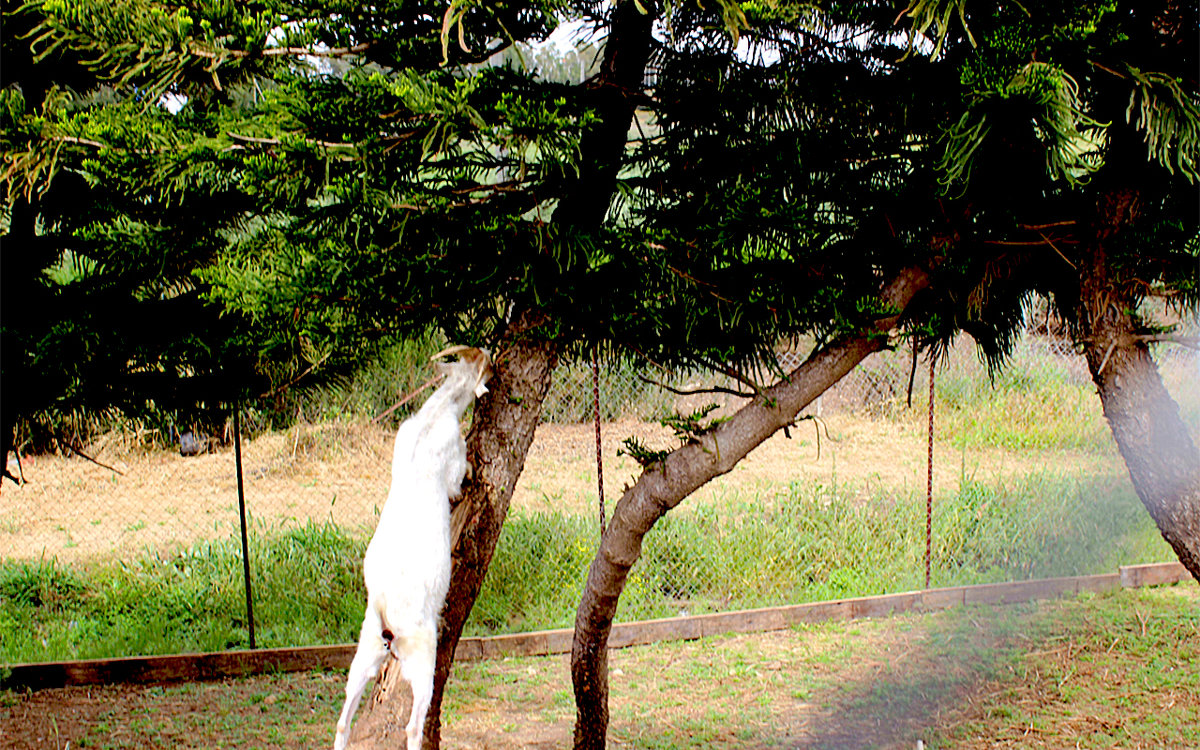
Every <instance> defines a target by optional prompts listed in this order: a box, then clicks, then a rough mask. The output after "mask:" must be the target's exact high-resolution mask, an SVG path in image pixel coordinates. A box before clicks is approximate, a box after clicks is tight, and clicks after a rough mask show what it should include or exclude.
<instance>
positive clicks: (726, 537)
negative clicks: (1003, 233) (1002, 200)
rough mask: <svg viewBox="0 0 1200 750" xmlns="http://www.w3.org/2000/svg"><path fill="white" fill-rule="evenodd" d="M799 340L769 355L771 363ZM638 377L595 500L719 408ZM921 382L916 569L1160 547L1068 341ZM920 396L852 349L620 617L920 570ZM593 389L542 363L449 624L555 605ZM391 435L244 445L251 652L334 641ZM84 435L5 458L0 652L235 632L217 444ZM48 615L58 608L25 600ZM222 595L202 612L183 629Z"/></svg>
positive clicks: (656, 544)
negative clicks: (675, 432)
mask: <svg viewBox="0 0 1200 750" xmlns="http://www.w3.org/2000/svg"><path fill="white" fill-rule="evenodd" d="M1157 352H1158V353H1157V356H1158V358H1159V364H1160V369H1161V372H1162V374H1163V377H1164V381H1165V382H1166V384H1167V386H1168V388H1169V390H1170V391H1171V392H1172V394H1173V395H1174V396H1175V398H1176V400H1177V401H1178V402H1179V404H1180V407H1181V410H1182V412H1183V414H1184V417H1185V419H1186V420H1187V421H1188V423H1189V425H1190V426H1191V427H1192V429H1193V434H1196V430H1197V427H1198V426H1200V395H1198V393H1200V389H1198V388H1196V385H1197V384H1198V383H1200V359H1198V358H1197V356H1196V354H1195V353H1194V352H1192V351H1190V350H1188V349H1186V348H1183V347H1179V346H1163V347H1160V348H1159V349H1158V350H1157ZM800 356H801V355H800V354H799V353H796V354H789V355H786V356H785V357H784V358H783V363H782V364H783V366H784V367H785V368H787V367H791V366H794V365H795V364H798V363H799V361H800ZM642 375H645V373H640V374H639V371H638V370H637V369H636V368H635V367H633V366H632V364H631V363H619V364H615V365H614V364H609V365H606V366H605V367H604V369H603V372H602V373H601V385H600V395H601V405H602V408H601V419H602V420H603V422H604V435H605V437H604V440H605V442H604V450H603V455H604V460H605V463H606V465H605V482H606V487H607V492H608V494H609V498H610V500H609V503H608V506H609V509H610V511H611V508H612V506H613V505H614V504H615V497H617V496H619V495H620V492H621V488H622V487H623V486H624V485H626V484H628V483H631V482H632V480H633V479H634V478H635V477H636V475H637V473H638V471H639V467H638V466H637V465H636V464H635V463H634V461H633V459H632V458H631V457H630V456H628V455H621V453H622V450H621V445H622V442H623V441H624V440H625V439H626V438H630V437H632V438H637V439H638V440H639V441H641V442H642V444H644V445H646V446H649V447H651V448H656V449H663V450H666V449H669V448H671V447H673V446H674V445H677V443H676V442H675V438H674V437H672V435H671V433H670V431H669V430H667V429H666V428H663V427H661V426H659V425H657V424H656V421H657V420H658V419H659V418H661V417H662V416H664V415H666V414H670V413H672V412H675V411H679V412H690V411H693V410H695V409H696V408H698V407H699V406H700V405H703V404H705V403H709V402H715V403H717V404H718V405H719V406H720V407H721V408H720V410H718V411H717V412H714V413H713V414H712V415H709V417H708V418H712V417H719V416H720V415H722V414H728V413H730V412H731V411H732V410H733V409H735V408H736V407H737V406H738V404H739V399H738V398H737V397H734V396H729V395H727V394H701V395H692V396H680V395H678V394H676V393H674V392H671V391H669V390H666V389H664V388H662V387H660V386H658V385H655V384H653V383H650V382H647V381H646V380H645V379H644V378H643V377H642ZM648 377H650V378H651V379H654V380H659V381H660V382H663V383H666V384H667V385H669V386H670V387H671V388H673V389H675V390H682V391H689V390H696V389H701V388H704V387H709V386H713V385H724V386H729V385H731V384H730V383H729V382H728V381H727V380H725V379H723V378H718V377H716V376H713V375H712V374H709V373H701V372H691V373H682V374H680V373H673V374H662V373H658V374H651V375H649V376H648ZM936 378H937V380H936V386H937V394H938V400H937V420H936V428H935V429H936V431H937V435H938V442H937V446H938V448H937V460H936V481H935V502H936V506H935V508H936V512H935V516H934V526H933V537H934V540H933V544H934V566H935V572H934V581H933V583H934V585H950V584H955V583H968V582H978V581H989V580H1004V579H1018V578H1027V577H1031V576H1038V575H1059V574H1074V573H1084V572H1097V571H1099V572H1109V571H1110V570H1111V569H1113V568H1112V566H1113V565H1115V564H1118V563H1120V564H1125V563H1136V562H1149V561H1155V560H1157V559H1170V558H1169V551H1168V550H1166V548H1165V546H1164V545H1163V544H1162V542H1161V540H1159V539H1158V538H1157V534H1156V532H1155V530H1154V529H1153V526H1152V524H1150V522H1149V521H1148V519H1147V517H1146V514H1145V513H1144V511H1142V510H1141V507H1140V505H1139V504H1138V502H1137V500H1136V498H1135V497H1134V496H1133V494H1132V491H1131V489H1130V488H1129V486H1128V478H1127V475H1126V474H1125V471H1124V467H1123V464H1122V463H1121V460H1120V458H1119V456H1118V455H1117V454H1116V451H1115V449H1114V448H1113V446H1112V443H1111V438H1109V436H1108V433H1107V429H1106V427H1105V424H1104V422H1103V417H1102V415H1101V413H1100V406H1099V401H1098V399H1097V398H1096V397H1095V394H1094V388H1093V387H1092V386H1091V380H1090V377H1089V375H1088V372H1087V368H1086V365H1085V363H1084V362H1083V360H1082V358H1081V357H1080V356H1079V355H1078V354H1077V353H1075V351H1074V350H1073V348H1072V347H1071V346H1070V345H1069V344H1067V343H1064V342H1063V341H1061V340H1060V339H1056V338H1053V337H1046V336H1037V335H1027V336H1025V337H1024V338H1023V339H1022V341H1021V343H1020V344H1019V346H1018V347H1017V349H1016V351H1015V352H1014V354H1013V356H1012V358H1011V359H1010V360H1009V362H1008V364H1007V365H1006V367H1005V368H1004V369H1003V370H1001V371H999V372H997V373H995V374H991V375H990V374H989V373H988V371H987V368H986V367H985V366H984V365H983V364H982V363H981V362H980V361H979V359H978V357H977V355H976V352H975V350H974V348H973V346H972V345H971V344H970V343H969V340H968V341H964V342H962V343H960V344H959V345H958V346H956V347H955V348H954V349H952V350H951V352H950V353H949V355H948V357H947V358H946V359H945V360H944V361H943V362H941V363H940V364H939V366H938V370H937V375H936ZM910 383H911V385H910ZM927 388H928V366H927V364H926V363H925V362H924V361H921V362H918V363H917V366H916V367H915V368H914V366H913V360H912V353H911V351H907V350H898V351H894V352H886V353H883V354H879V355H876V356H874V357H872V358H871V359H870V360H868V361H867V362H865V363H864V364H863V365H862V366H861V367H859V368H858V369H856V370H855V371H854V372H852V373H851V374H850V375H849V376H847V377H846V378H845V379H844V380H843V381H842V382H840V383H838V384H837V385H835V386H834V387H833V388H831V389H830V390H829V391H828V392H827V393H826V394H824V396H823V397H822V398H821V399H819V400H818V401H817V402H816V403H814V404H813V405H812V406H811V407H810V408H809V409H808V410H807V412H806V416H810V417H813V418H814V419H813V420H812V426H809V425H807V424H800V425H798V426H797V428H795V429H793V430H791V431H790V437H791V438H792V439H790V440H789V439H788V437H785V436H783V435H780V436H777V437H775V438H772V440H771V441H768V443H767V444H764V446H762V447H761V448H760V449H758V450H756V451H755V452H754V453H753V454H751V456H750V457H749V458H748V459H747V460H746V461H744V462H743V464H742V465H740V466H739V467H738V468H737V469H735V470H734V471H733V472H731V473H730V474H729V475H727V476H726V477H722V478H719V479H718V480H716V481H714V482H713V483H711V484H710V485H709V486H706V487H705V488H703V489H702V490H701V491H698V492H697V493H696V495H695V496H694V497H693V498H691V499H689V500H688V501H686V502H685V503H684V504H683V505H682V506H680V508H678V509H676V510H675V511H672V513H670V514H669V515H668V516H667V517H666V518H665V519H664V520H663V521H661V522H660V523H659V524H658V526H657V527H656V528H655V529H654V531H653V532H652V533H651V534H650V535H649V537H648V538H647V541H646V545H645V548H644V553H643V558H642V559H641V560H640V561H639V563H638V564H637V566H635V568H634V570H633V572H632V575H631V577H630V580H629V582H628V586H627V588H626V591H625V594H624V596H623V598H622V610H621V612H620V613H619V617H620V618H622V619H637V618H644V617H652V616H668V615H672V614H679V613H684V612H686V613H693V614H694V613H697V612H706V611H719V610H727V609H735V608H743V607H750V606H763V605H770V604H784V603H793V602H799V601H807V600H815V599H822V598H831V597H840V596H848V595H865V594H873V593H883V592H885V591H888V590H893V591H894V590H901V589H908V588H919V587H920V586H921V585H922V583H923V579H922V577H923V564H922V562H921V558H922V555H923V553H924V529H925V522H924V487H925V476H924V471H925V456H926V451H925V432H924V429H925V428H924V423H925V410H924V404H925V403H926V401H925V397H926V394H927ZM910 390H911V392H912V394H913V396H912V403H913V404H914V406H913V407H911V408H910V407H909V406H908V394H909V392H910ZM592 405H593V400H592V369H591V363H590V362H580V363H570V364H567V365H565V366H563V367H561V368H560V369H559V371H558V372H557V373H556V374H555V379H554V383H553V386H552V389H551V392H550V396H549V397H548V399H547V401H546V405H545V422H546V424H544V425H543V426H542V428H540V429H539V433H538V438H537V440H536V441H535V444H534V447H533V449H532V450H531V453H530V459H529V462H528V463H527V466H526V470H525V473H524V475H523V477H522V480H521V483H520V485H519V487H518V488H517V493H516V496H515V497H514V501H513V508H512V513H511V516H510V519H509V522H508V523H507V525H506V527H505V530H504V532H503V535H502V538H501V542H500V546H499V548H498V550H497V553H496V556H495V559H494V561H493V564H492V568H491V570H490V572H489V576H488V580H487V582H486V583H485V587H484V591H483V593H482V594H481V596H480V599H479V601H478V603H477V606H476V609H475V612H474V614H473V616H472V620H471V623H470V624H469V626H468V632H470V633H494V632H508V631H514V630H530V629H540V628H545V627H562V626H567V625H569V624H570V623H571V621H572V620H573V616H574V610H575V606H576V604H577V603H578V599H579V594H580V591H581V589H582V586H583V581H584V580H585V578H586V571H587V566H588V564H589V563H590V561H591V558H592V556H593V554H594V553H595V550H596V546H597V543H598V535H599V529H598V521H597V517H596V502H597V493H596V485H595V473H594V472H595V463H594V461H595V445H594V442H592V441H594V428H593V427H592V425H591V424H590V422H591V420H592V418H593V414H592V408H593V406H592ZM250 421H251V423H253V420H250ZM252 426H253V425H252ZM393 434H394V431H393V429H392V428H387V427H384V426H381V425H375V424H372V423H370V422H367V421H365V420H360V421H338V420H331V421H325V422H322V423H320V424H311V423H300V424H297V425H295V426H293V427H291V428H290V429H286V430H278V431H270V430H266V429H264V428H258V429H251V430H249V435H247V436H245V437H244V439H243V444H242V463H243V475H244V488H245V501H246V507H247V510H248V521H249V533H250V540H251V544H250V551H251V569H252V581H253V585H254V596H255V602H256V619H257V620H259V622H258V628H259V638H258V641H259V645H272V646H283V645H307V644H311V643H318V642H344V641H350V640H353V639H354V636H355V633H356V629H357V626H358V622H359V619H360V618H361V607H362V600H363V599H362V596H363V593H362V590H361V570H360V562H359V561H360V560H361V554H362V550H363V548H364V547H365V544H366V541H367V540H368V539H369V537H370V533H371V530H372V528H373V527H374V522H375V518H376V516H377V514H378V511H379V508H380V506H381V505H382V504H383V502H384V500H385V499H386V496H387V489H388V484H389V476H388V474H389V466H390V454H391V442H392V437H393ZM87 448H88V450H87V453H88V455H89V456H90V457H91V459H94V460H85V459H84V458H80V457H78V456H75V457H71V458H66V457H63V456H55V455H41V456H37V455H31V456H24V457H23V461H22V465H21V467H20V470H21V471H23V473H24V475H25V476H26V477H27V478H28V479H29V483H28V484H26V485H24V486H21V487H15V486H12V485H8V486H7V487H6V488H5V489H4V492H3V495H0V555H2V559H0V565H2V569H0V599H3V600H4V601H0V633H3V634H5V636H6V637H5V647H4V649H3V651H4V652H3V653H0V662H13V661H23V660H36V659H39V658H65V656H64V654H69V655H72V656H90V655H99V654H100V653H101V652H103V655H115V654H119V653H139V652H153V651H162V650H176V649H178V648H179V646H178V644H177V643H174V642H171V641H170V638H168V637H167V636H166V635H165V633H169V631H170V629H171V628H174V627H177V623H179V622H185V623H186V624H187V626H188V627H189V628H191V630H190V631H189V632H190V633H194V632H201V631H202V632H201V635H200V636H196V635H194V634H193V635H189V636H188V638H189V639H191V640H190V641H189V642H188V643H189V647H188V648H187V649H186V650H203V649H204V648H205V647H206V646H207V647H208V648H227V647H236V646H241V645H244V642H243V641H242V640H241V633H242V631H243V630H244V629H245V627H246V625H247V623H246V622H245V621H244V615H242V614H239V613H238V611H237V607H238V606H240V605H238V604H237V602H239V601H240V599H239V597H240V596H241V594H240V592H241V578H240V570H241V566H240V543H239V514H238V490H237V468H236V465H235V463H234V454H233V450H232V448H231V447H230V446H218V447H216V448H215V449H214V450H213V451H212V452H207V453H202V454H201V455H197V456H188V457H183V456H180V455H178V453H169V452H164V451H161V450H147V449H145V448H144V447H143V446H142V445H141V444H140V439H139V436H137V435H136V434H130V433H112V434H109V435H106V436H105V437H104V438H102V439H101V440H99V441H97V442H95V443H94V444H92V445H89V446H87ZM11 469H12V471H14V473H15V472H17V471H18V467H17V466H16V464H15V463H13V464H12V465H11ZM135 584H136V585H135ZM137 586H141V587H142V588H137ZM134 590H136V591H137V592H141V593H129V592H132V591H134ZM145 592H150V593H145ZM122 597H124V598H122ZM156 597H157V598H156ZM222 597H225V598H224V599H223V598H222ZM142 599H152V600H153V602H154V603H153V605H152V606H153V608H152V609H150V610H147V609H145V607H147V606H150V605H146V604H144V603H139V602H141V600H142ZM226 599H227V600H228V603H226V604H222V603H221V602H225V601H226ZM100 603H102V604H103V606H104V607H105V608H106V609H104V614H103V615H102V616H98V617H97V618H95V622H93V621H92V620H88V621H87V623H84V622H83V620H82V619H81V618H82V617H83V615H82V614H80V613H81V612H83V611H84V609H86V608H88V607H92V608H96V607H99V606H100ZM14 607H15V608H14ZM21 607H26V609H21ZM138 607H143V608H142V609H139V608H138ZM222 607H224V609H221V608H222ZM46 608H50V610H53V611H54V612H57V613H59V615H61V616H59V615H55V616H53V617H51V616H45V612H44V611H43V610H46ZM55 608H57V609H55ZM218 609H219V610H221V611H222V612H224V615H223V617H224V618H225V620H226V622H225V623H224V625H222V627H217V626H209V625H205V626H203V627H202V626H201V625H198V624H197V623H198V622H200V621H201V620H202V619H203V615H204V612H205V611H206V610H218ZM302 609H303V610H304V611H303V612H302V611H301V610H302ZM146 612H149V614H146ZM14 613H15V614H14ZM122 613H124V614H122ZM130 613H132V614H130ZM26 616H28V617H42V618H43V620H41V621H40V622H41V624H40V625H39V626H38V628H35V631H36V632H33V633H32V634H28V633H26V632H25V630H23V628H25V624H24V623H22V622H19V621H18V620H19V618H21V617H26ZM56 617H57V619H55V618H56ZM155 617H161V618H162V621H161V626H160V629H161V630H162V631H164V635H163V638H162V639H160V640H158V641H153V642H149V643H147V642H146V636H145V635H144V634H143V635H142V636H138V637H134V636H127V637H126V636H122V635H121V634H120V631H121V628H123V627H124V628H131V627H132V625H130V624H129V623H131V622H132V619H136V618H142V619H146V618H150V619H151V620H152V621H153V622H157V620H154V618H155ZM6 618H7V619H6ZM122 618H125V619H122ZM301 621H303V623H304V624H303V625H301V624H300V623H301ZM105 627H107V628H110V629H114V630H115V631H116V632H115V634H114V633H110V632H108V631H104V630H103V629H104V628H105ZM203 628H208V630H203ZM222 628H224V629H222ZM139 638H140V640H139ZM197 639H199V640H198V641H197ZM205 639H207V640H205ZM85 643H90V644H93V645H92V646H85V645H81V644H85ZM13 644H17V645H13ZM97 644H98V645H97ZM89 649H91V650H89Z"/></svg>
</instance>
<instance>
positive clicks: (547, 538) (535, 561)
mask: <svg viewBox="0 0 1200 750" xmlns="http://www.w3.org/2000/svg"><path fill="white" fill-rule="evenodd" d="M924 531H925V504H924V498H923V496H920V495H919V493H912V494H906V495H903V496H890V495H886V494H879V495H876V496H874V497H873V498H871V500H870V501H869V502H866V503H863V502H861V501H857V500H855V499H854V498H853V493H852V492H851V491H850V490H849V489H847V488H842V487H836V486H816V487H812V486H799V485H795V486H793V487H792V488H791V492H790V493H789V494H788V496H786V497H785V498H783V499H782V501H776V502H771V503H765V502H736V503H728V504H724V505H722V504H719V503H718V504H713V505H706V506H702V507H698V508H696V509H694V510H690V511H689V510H678V511H676V512H674V513H672V514H670V515H668V516H666V517H665V518H663V519H662V520H661V521H659V523H658V524H657V525H656V526H655V527H654V529H653V530H652V531H651V532H650V534H649V535H648V536H647V537H646V540H645V544H644V546H643V550H642V557H641V559H640V560H639V561H638V562H637V564H636V565H635V566H634V568H633V570H632V571H631V573H630V577H629V580H628V582H627V585H626V588H625V592H624V594H623V595H622V598H621V605H620V608H619V610H618V619H624V620H630V619H641V618H646V617H664V616H671V615H676V614H680V613H698V612H711V611H719V610H728V609H738V608H745V607H756V606H767V605H775V604H785V603H795V602H804V601H815V600H822V599H831V598H841V597H849V596H865V595H871V594H881V593H886V592H890V591H904V590H910V589H916V588H921V587H922V586H923V585H924V551H925V534H924ZM932 536H933V549H932V553H933V554H932V558H933V559H932V585H934V586H951V585H963V584H968V583H983V582H996V581H1005V580H1021V579H1028V578H1039V577H1047V576H1060V575H1084V574H1091V573H1102V572H1104V573H1107V572H1112V571H1114V570H1115V569H1116V567H1117V566H1118V565H1122V564H1133V563H1141V562H1150V561H1155V560H1169V559H1171V552H1170V549H1169V548H1168V547H1167V545H1166V543H1165V542H1163V541H1162V539H1161V538H1160V537H1159V535H1158V532H1157V530H1156V529H1155V528H1154V525H1153V522H1151V521H1150V519H1149V518H1148V516H1147V515H1146V513H1145V511H1144V510H1143V508H1142V506H1141V504H1140V502H1139V501H1138V499H1137V497H1136V496H1135V495H1134V494H1133V493H1132V491H1131V490H1129V489H1128V487H1127V482H1125V481H1123V477H1121V476H1119V475H1118V476H1114V477H1101V478H1095V479H1087V480H1081V479H1076V478H1070V477H1063V476H1059V475H1055V474H1049V473H1047V474H1038V475H1032V476H1028V477H1024V478H1021V479H1018V480H1003V481H999V482H996V483H993V484H985V483H981V482H977V481H973V480H970V479H965V480H964V481H963V483H962V484H961V486H960V487H959V489H958V490H957V492H955V493H953V494H949V495H944V496H941V497H938V498H936V501H935V507H934V515H933V535H932ZM596 545H597V530H596V527H595V523H594V522H593V521H591V520H590V519H584V518H581V517H577V516H566V515H562V514H557V513H540V514H520V513H518V514H514V515H513V517H511V518H510V519H509V521H508V523H507V524H506V525H505V528H504V531H503V533H502V534H501V539H500V543H499V546H498V548H497V551H496V556H495V558H494V560H493V563H492V568H491V570H490V571H489V574H488V578H487V580H486V581H485V583H484V586H483V590H482V591H481V593H480V597H479V600H478V603H477V604H476V609H475V613H474V615H473V617H472V620H471V622H470V624H469V627H468V630H469V631H470V632H474V633H480V634H483V633H490V632H510V631H514V630H525V629H534V628H540V627H567V626H569V625H570V624H571V623H572V622H573V619H574V607H575V604H576V603H577V602H578V597H579V593H580V592H581V591H582V587H583V583H584V581H585V580H586V575H587V565H588V564H589V563H590V560H591V557H592V555H594V553H595V549H596Z"/></svg>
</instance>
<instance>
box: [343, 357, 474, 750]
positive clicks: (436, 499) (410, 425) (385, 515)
mask: <svg viewBox="0 0 1200 750" xmlns="http://www.w3.org/2000/svg"><path fill="white" fill-rule="evenodd" d="M448 354H459V355H460V359H459V360H458V361H457V362H452V363H449V364H446V363H439V365H438V367H439V369H440V370H442V371H443V372H445V373H446V380H445V382H443V383H442V385H441V387H439V388H438V389H437V390H436V391H434V393H433V395H431V396H430V397H429V400H428V401H426V402H425V404H424V405H423V406H422V407H421V409H420V411H418V412H417V413H416V414H415V415H413V416H412V417H410V418H409V419H408V420H407V421H405V422H404V424H402V425H400V429H399V430H398V431H397V432H396V445H395V448H394V449H393V451H392V485H391V489H390V490H389V491H388V499H387V503H386V504H385V505H384V507H383V512H382V513H380V515H379V525H378V526H377V527H376V528H375V535H374V536H373V537H371V543H370V544H369V545H367V553H366V556H365V557H364V558H363V578H364V579H366V584H367V611H366V615H365V616H364V617H363V624H362V630H361V631H360V633H359V636H358V650H357V651H356V652H355V654H354V660H353V662H351V664H350V674H349V676H348V678H347V680H346V703H345V705H344V706H343V707H342V714H341V716H340V717H339V718H338V724H337V736H336V737H335V738H334V742H333V747H334V749H335V750H343V748H345V747H346V743H347V741H348V738H349V730H350V720H351V719H352V718H353V717H354V712H355V710H356V709H357V708H358V704H359V701H360V700H361V699H362V695H363V691H364V690H365V689H366V686H367V683H368V682H370V681H371V680H372V679H374V678H375V676H376V675H377V674H378V673H379V668H380V667H381V666H382V665H383V662H384V660H385V659H387V655H388V653H389V651H390V652H391V653H392V654H393V655H394V656H395V657H396V659H397V660H399V662H400V672H401V674H402V675H403V676H404V679H406V680H408V682H409V684H410V685H412V692H413V706H412V714H411V716H410V717H409V721H408V725H407V727H406V733H407V735H408V750H420V747H421V738H422V734H423V732H424V728H425V715H426V713H427V712H428V710H429V703H430V700H431V699H432V697H433V673H434V666H435V661H436V658H437V623H438V615H439V613H440V612H441V609H442V604H443V603H444V601H445V598H446V589H447V588H448V587H449V585H450V499H451V498H453V497H456V496H457V495H458V494H459V492H460V491H461V487H462V481H463V477H464V476H465V474H466V471H467V446H466V442H465V441H464V440H463V437H462V431H461V428H460V427H459V421H460V420H461V419H462V414H463V411H464V410H465V409H466V408H467V406H468V405H469V404H470V403H471V401H472V400H474V399H475V398H476V397H478V396H482V395H483V394H484V392H486V391H487V386H486V383H487V380H488V378H489V377H490V376H491V362H490V359H489V356H488V353H487V351H486V350H481V349H472V348H468V347H462V346H456V347H451V348H449V349H447V350H445V351H444V352H441V353H440V354H438V355H435V357H434V359H437V358H438V357H441V356H445V355H448ZM389 636H390V637H389Z"/></svg>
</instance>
